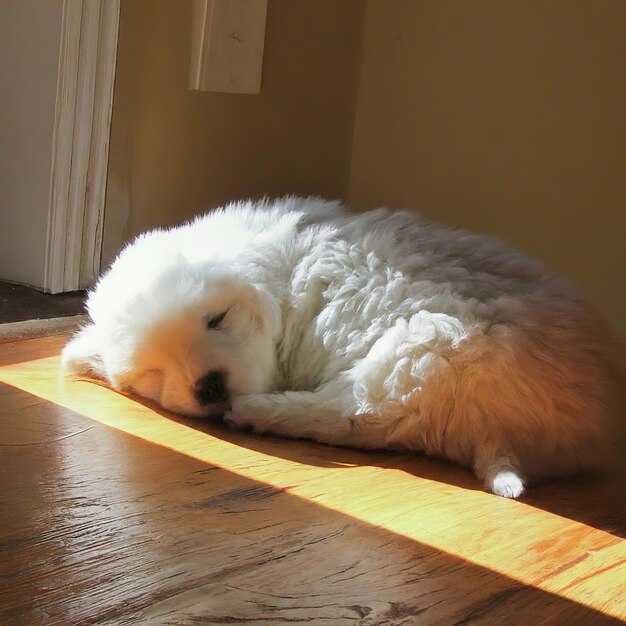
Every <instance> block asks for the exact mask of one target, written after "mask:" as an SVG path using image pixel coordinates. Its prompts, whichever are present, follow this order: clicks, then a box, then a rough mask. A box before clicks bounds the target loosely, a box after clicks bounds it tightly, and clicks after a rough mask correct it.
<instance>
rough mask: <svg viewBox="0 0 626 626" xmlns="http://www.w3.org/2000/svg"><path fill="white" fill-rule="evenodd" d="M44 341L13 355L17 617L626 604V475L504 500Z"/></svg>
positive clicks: (11, 505) (470, 611)
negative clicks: (74, 376) (73, 357)
mask: <svg viewBox="0 0 626 626" xmlns="http://www.w3.org/2000/svg"><path fill="white" fill-rule="evenodd" d="M32 342H34V344H31V345H28V343H29V342H23V343H24V344H25V345H24V346H23V350H21V349H20V346H19V344H17V345H14V346H12V347H11V356H10V357H6V355H3V357H2V358H6V359H8V360H7V361H5V362H8V363H9V364H8V365H5V366H3V367H0V381H1V384H0V444H1V445H0V554H1V555H2V558H1V559H0V581H1V582H0V623H1V624H3V625H4V624H20V625H22V624H29V625H30V624H34V625H36V624H46V625H47V624H64V625H65V624H223V623H255V624H258V623H263V624H284V623H294V622H295V623H298V622H305V621H306V622H308V623H313V624H318V623H319V624H332V625H335V624H338V625H342V624H364V625H374V624H398V625H400V624H403V625H406V624H520V625H522V624H524V625H526V624H612V623H621V620H622V619H623V618H624V617H625V616H626V542H625V541H624V540H623V538H622V537H623V534H624V530H625V524H626V515H625V511H624V506H623V505H624V502H623V499H622V498H621V496H622V495H623V491H620V490H619V488H618V489H617V490H616V489H615V488H614V486H612V485H608V484H604V483H602V482H598V481H597V480H593V479H576V480H571V481H559V482H553V483H549V484H545V485H541V486H537V487H536V488H535V490H534V491H532V492H531V495H530V496H529V498H528V499H527V500H525V501H520V502H515V501H509V500H504V499H502V498H498V497H497V496H493V495H491V494H487V493H484V492H483V491H482V490H480V486H479V485H478V484H477V483H476V481H475V480H474V478H473V477H472V475H471V474H470V473H469V472H467V471H465V470H463V469H461V468H457V467H454V466H451V465H448V464H446V463H442V462H438V461H435V460H430V459H425V458H421V457H417V456H411V455H397V454H391V453H365V452H359V451H354V450H345V449H339V448H330V447H326V446H321V445H317V444H313V443H309V442H293V441H286V440H280V439H274V438H269V437H258V436H254V435H249V434H245V433H238V432H231V431H229V430H227V429H226V428H224V427H223V426H221V425H220V424H209V423H202V422H193V421H189V420H184V419H182V418H180V417H177V416H172V415H169V414H167V413H166V412H164V411H161V410H159V409H157V408H155V407H151V406H148V405H146V404H144V403H142V402H139V401H137V400H136V399H133V398H129V397H126V396H124V395H121V394H117V393H114V392H112V391H110V390H109V389H106V388H105V387H103V386H100V385H96V384H93V383H90V382H86V381H72V380H59V376H58V357H57V356H55V353H56V352H57V351H58V348H59V345H60V343H59V342H58V341H56V340H55V341H42V340H32ZM20 352H21V353H23V354H24V355H25V356H24V357H23V359H24V361H25V362H23V363H20V362H19V360H20V358H22V357H20ZM50 355H52V356H50Z"/></svg>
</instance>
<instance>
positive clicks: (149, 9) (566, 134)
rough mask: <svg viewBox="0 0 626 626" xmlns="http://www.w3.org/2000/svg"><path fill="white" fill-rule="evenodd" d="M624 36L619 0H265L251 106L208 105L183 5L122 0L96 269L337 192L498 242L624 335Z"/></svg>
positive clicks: (245, 98) (237, 102)
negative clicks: (194, 66)
mask: <svg viewBox="0 0 626 626" xmlns="http://www.w3.org/2000/svg"><path fill="white" fill-rule="evenodd" d="M365 7H366V10H365ZM364 13H365V25H364V24H363V18H364ZM624 32H626V2H623V1H622V0H553V1H551V2H544V1H543V0H528V1H523V0H519V1H512V0H473V1H472V2H457V1H455V0H367V2H365V1H361V0H341V1H339V0H269V9H268V22H267V33H266V48H265V57H264V63H263V85H262V92H261V94H260V95H254V96H249V95H230V94H213V93H202V92H194V91H189V90H188V89H187V77H188V69H189V58H190V56H189V55H190V53H189V45H190V33H191V2H190V0H123V1H122V14H121V30H120V46H119V56H118V72H117V82H116V92H115V102H114V110H113V128H112V143H111V158H110V166H109V186H108V192H107V211H106V225H105V252H104V256H105V259H106V258H108V257H110V255H111V254H113V253H115V252H116V251H117V247H118V246H119V244H120V242H121V240H122V239H123V238H126V237H128V236H129V235H132V234H135V233H137V232H139V231H141V230H144V229H146V228H149V227H152V226H155V225H166V224H172V223H175V222H179V221H181V220H184V219H187V218H189V217H191V216H192V215H193V214H195V213H197V212H199V211H201V210H203V209H206V208H210V207H213V206H216V205H219V204H222V203H224V202H227V201H229V200H232V199H237V198H242V197H246V196H261V195H264V194H268V195H279V194H282V193H287V192H294V193H301V194H307V193H316V194H321V195H325V196H329V197H346V196H348V195H349V198H350V200H351V202H352V203H353V204H354V206H355V208H357V209H364V208H369V207H373V206H379V205H389V206H392V207H400V206H406V207H411V208H415V209H419V210H421V211H422V212H424V213H426V214H428V215H430V216H431V217H433V218H435V219H438V220H441V221H443V222H445V223H448V224H451V225H455V226H463V227H467V228H470V229H472V230H475V231H478V232H482V233H486V234H490V235H497V236H501V237H503V238H505V239H507V240H509V241H510V242H511V243H513V244H514V245H515V246H516V247H518V248H520V249H522V250H524V251H526V252H529V253H531V254H533V255H535V256H537V257H539V258H541V259H543V260H544V261H545V262H547V263H548V264H549V265H551V266H552V267H553V268H555V269H556V270H557V271H560V272H562V273H564V274H566V275H569V276H570V277H572V278H573V279H575V280H576V281H577V282H578V283H579V284H580V285H582V286H583V288H585V289H586V290H587V292H588V293H589V294H590V295H591V297H592V299H593V301H594V302H595V303H596V305H597V306H598V308H600V309H601V310H603V311H604V312H605V313H607V314H608V315H609V317H610V319H611V320H612V321H613V323H614V325H615V326H616V327H617V328H619V329H620V330H621V331H622V332H623V333H625V334H626V289H625V288H624V282H626V281H625V278H626V276H625V275H626V271H625V270H626V266H625V261H624V258H625V255H624V254H623V253H622V250H621V247H622V241H623V239H624V238H625V234H626V232H625V231H626V113H625V111H626V71H625V70H624V67H625V63H626V37H624ZM357 86H358V92H357ZM357 93H358V96H357ZM353 133H354V135H353Z"/></svg>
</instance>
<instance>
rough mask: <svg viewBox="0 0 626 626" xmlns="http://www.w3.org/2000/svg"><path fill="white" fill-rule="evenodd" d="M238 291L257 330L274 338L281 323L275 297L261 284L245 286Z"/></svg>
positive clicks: (280, 314) (278, 306) (280, 313)
mask: <svg viewBox="0 0 626 626" xmlns="http://www.w3.org/2000/svg"><path fill="white" fill-rule="evenodd" d="M240 293H241V295H242V300H241V302H242V304H244V305H245V307H246V308H247V309H248V312H249V314H250V315H251V317H252V320H253V321H254V323H255V324H256V325H257V326H258V328H259V330H262V331H264V332H267V333H269V335H270V336H271V337H272V338H275V337H276V336H277V335H278V333H279V332H280V328H281V325H282V312H281V308H280V305H279V304H278V302H277V300H276V298H275V297H274V296H273V295H272V294H271V293H270V292H269V290H268V289H266V288H265V287H263V286H261V285H250V286H246V287H245V288H244V289H243V290H242V291H241V292H240Z"/></svg>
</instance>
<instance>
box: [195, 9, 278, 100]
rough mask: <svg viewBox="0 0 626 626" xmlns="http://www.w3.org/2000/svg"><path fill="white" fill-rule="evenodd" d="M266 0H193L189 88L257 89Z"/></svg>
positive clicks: (228, 91)
mask: <svg viewBox="0 0 626 626" xmlns="http://www.w3.org/2000/svg"><path fill="white" fill-rule="evenodd" d="M266 14H267V0H194V4H193V24H192V40H191V67H190V76H189V88H190V89H197V90H201V91H218V92H226V93H248V94H255V93H259V92H260V91H261V67H262V63H263V46H264V42H265V19H266Z"/></svg>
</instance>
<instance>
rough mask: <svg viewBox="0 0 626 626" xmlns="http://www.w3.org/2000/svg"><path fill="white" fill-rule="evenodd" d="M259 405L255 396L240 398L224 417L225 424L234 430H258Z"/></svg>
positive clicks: (236, 399) (234, 401)
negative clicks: (255, 400)
mask: <svg viewBox="0 0 626 626" xmlns="http://www.w3.org/2000/svg"><path fill="white" fill-rule="evenodd" d="M258 418H259V413H258V403H255V402H254V399H253V396H239V397H237V398H235V399H234V400H233V403H232V406H231V409H230V411H227V412H226V413H225V415H224V423H225V424H226V425H227V426H229V427H230V428H233V429H234V430H244V431H248V432H249V431H256V430H258V426H259V424H258V421H259V420H258Z"/></svg>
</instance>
